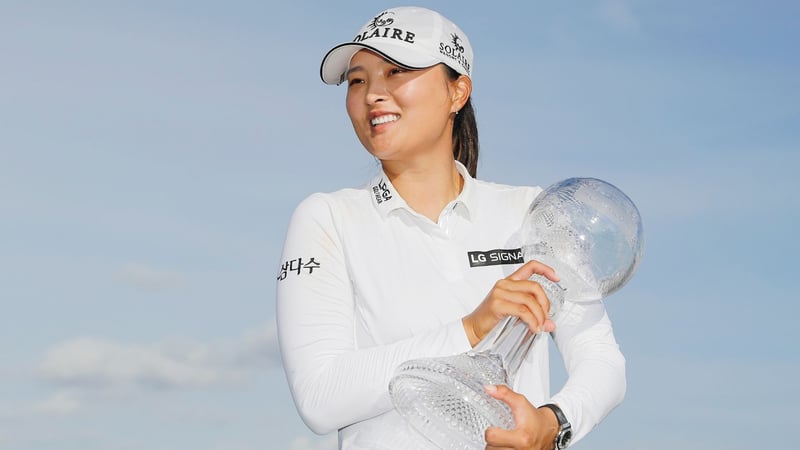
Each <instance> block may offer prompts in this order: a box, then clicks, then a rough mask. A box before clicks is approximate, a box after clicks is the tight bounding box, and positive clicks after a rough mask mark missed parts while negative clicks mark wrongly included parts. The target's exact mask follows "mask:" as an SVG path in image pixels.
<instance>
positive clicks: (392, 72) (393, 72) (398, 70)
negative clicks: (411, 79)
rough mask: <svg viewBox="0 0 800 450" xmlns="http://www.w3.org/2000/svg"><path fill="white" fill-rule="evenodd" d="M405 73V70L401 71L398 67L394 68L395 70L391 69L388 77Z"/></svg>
mask: <svg viewBox="0 0 800 450" xmlns="http://www.w3.org/2000/svg"><path fill="white" fill-rule="evenodd" d="M405 71H406V70H405V69H401V68H400V67H395V68H393V69H391V70H390V71H389V75H394V74H397V73H403V72H405Z"/></svg>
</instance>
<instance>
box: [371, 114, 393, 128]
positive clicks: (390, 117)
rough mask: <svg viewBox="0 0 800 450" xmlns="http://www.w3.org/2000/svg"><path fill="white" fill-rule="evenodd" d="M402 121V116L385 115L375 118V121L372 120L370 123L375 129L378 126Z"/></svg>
mask: <svg viewBox="0 0 800 450" xmlns="http://www.w3.org/2000/svg"><path fill="white" fill-rule="evenodd" d="M398 119H400V116H398V115H397V114H385V115H383V116H378V117H375V118H374V119H372V120H370V121H369V123H370V125H372V126H373V127H377V126H378V125H383V124H384V123H389V122H394V121H396V120H398Z"/></svg>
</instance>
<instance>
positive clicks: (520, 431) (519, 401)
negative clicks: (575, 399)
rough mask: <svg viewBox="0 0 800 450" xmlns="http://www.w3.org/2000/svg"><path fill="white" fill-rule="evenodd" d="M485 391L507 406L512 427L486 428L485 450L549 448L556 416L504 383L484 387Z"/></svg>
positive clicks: (553, 436) (554, 432)
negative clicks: (511, 416) (511, 415)
mask: <svg viewBox="0 0 800 450" xmlns="http://www.w3.org/2000/svg"><path fill="white" fill-rule="evenodd" d="M485 389H486V392H487V393H488V394H489V395H490V396H492V397H494V398H496V399H498V400H500V401H502V402H505V403H506V404H507V405H508V406H510V407H511V412H512V413H513V415H514V423H515V424H516V426H515V428H514V429H513V430H504V429H502V428H497V427H491V428H488V429H487V430H486V434H485V437H486V450H508V449H513V450H552V449H553V447H554V446H555V439H556V435H557V434H558V419H556V416H555V414H553V412H552V411H551V410H550V409H548V408H536V407H535V406H533V405H532V404H531V403H530V402H529V401H528V399H527V398H525V396H524V395H522V394H518V393H516V392H514V391H513V390H511V388H509V387H508V386H505V385H502V384H501V385H497V386H486V388H485Z"/></svg>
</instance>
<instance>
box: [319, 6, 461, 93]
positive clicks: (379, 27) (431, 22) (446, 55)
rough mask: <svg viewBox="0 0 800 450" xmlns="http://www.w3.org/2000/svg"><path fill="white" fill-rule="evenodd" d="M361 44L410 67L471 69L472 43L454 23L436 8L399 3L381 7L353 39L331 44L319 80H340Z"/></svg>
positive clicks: (336, 81) (326, 81) (327, 81)
mask: <svg viewBox="0 0 800 450" xmlns="http://www.w3.org/2000/svg"><path fill="white" fill-rule="evenodd" d="M364 48H366V49H369V50H372V51H374V52H376V53H379V54H380V55H382V56H383V57H384V58H386V59H388V60H390V61H393V62H394V63H396V64H398V65H399V66H403V67H406V68H409V69H424V68H426V67H431V66H434V65H436V64H439V63H443V64H446V65H447V66H449V67H451V68H452V69H454V70H455V71H456V72H458V73H460V74H462V75H466V76H470V74H471V73H472V46H471V45H469V39H467V35H466V34H464V32H463V31H461V29H460V28H458V26H457V25H456V24H454V23H453V22H451V21H450V20H448V19H447V18H445V17H444V16H442V15H441V14H439V13H437V12H436V11H431V10H430V9H426V8H421V7H416V6H402V7H398V8H391V9H387V10H386V11H383V12H382V13H380V14H378V15H377V16H375V17H374V18H373V19H371V20H370V21H369V22H367V23H366V24H365V25H364V26H363V27H361V30H359V31H358V34H357V35H356V37H355V38H354V39H353V41H352V42H346V43H344V44H339V45H337V46H336V47H333V48H332V49H331V50H330V51H329V52H328V54H327V55H325V58H323V59H322V66H321V67H320V76H321V77H322V81H324V82H325V83H327V84H341V83H342V82H343V81H344V74H345V72H347V68H348V67H349V65H350V59H351V58H352V57H353V55H355V54H356V53H357V52H358V51H359V50H361V49H364Z"/></svg>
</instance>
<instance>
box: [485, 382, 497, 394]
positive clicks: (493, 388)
mask: <svg viewBox="0 0 800 450" xmlns="http://www.w3.org/2000/svg"><path fill="white" fill-rule="evenodd" d="M483 389H484V390H485V391H486V392H490V393H491V392H497V386H495V385H493V384H484V385H483Z"/></svg>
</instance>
